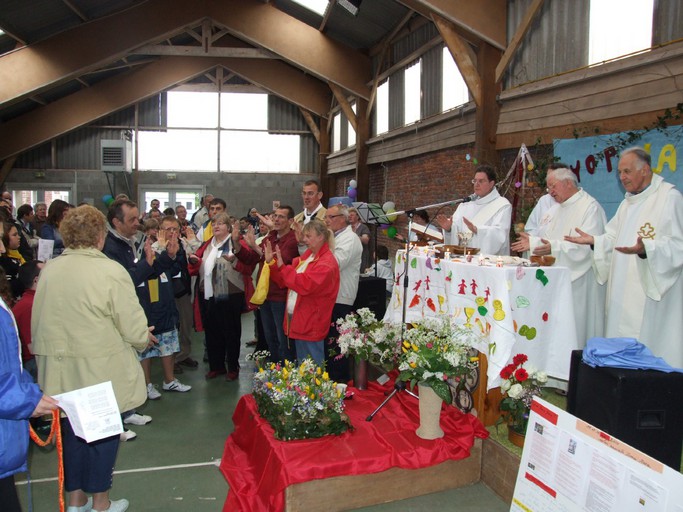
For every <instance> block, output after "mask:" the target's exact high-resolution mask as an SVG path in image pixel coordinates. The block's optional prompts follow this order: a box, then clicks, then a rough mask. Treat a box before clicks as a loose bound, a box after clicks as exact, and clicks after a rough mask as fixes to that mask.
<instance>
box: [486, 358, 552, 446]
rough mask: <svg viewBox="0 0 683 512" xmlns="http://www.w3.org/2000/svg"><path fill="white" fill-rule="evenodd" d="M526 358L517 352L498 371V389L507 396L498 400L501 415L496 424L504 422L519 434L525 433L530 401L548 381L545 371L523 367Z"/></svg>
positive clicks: (538, 394) (539, 393)
mask: <svg viewBox="0 0 683 512" xmlns="http://www.w3.org/2000/svg"><path fill="white" fill-rule="evenodd" d="M528 360H529V358H528V357H527V355H526V354H517V355H516V356H514V357H513V358H512V363H510V364H508V365H507V366H505V367H504V368H503V369H502V370H501V371H500V377H501V379H502V381H501V384H500V390H501V391H502V392H503V393H506V394H507V396H506V397H505V398H503V400H501V402H500V410H501V412H502V413H503V415H502V417H501V418H500V419H499V420H498V424H500V423H503V422H506V423H507V424H508V428H511V429H512V430H514V431H515V432H517V433H519V434H525V433H526V427H527V424H528V423H529V411H530V410H531V402H532V400H533V398H534V396H541V394H542V390H541V386H542V385H543V384H545V383H546V382H548V375H547V374H546V373H545V372H543V371H539V370H537V369H536V368H534V367H533V366H531V365H527V366H526V367H524V365H525V364H526V363H527V362H528Z"/></svg>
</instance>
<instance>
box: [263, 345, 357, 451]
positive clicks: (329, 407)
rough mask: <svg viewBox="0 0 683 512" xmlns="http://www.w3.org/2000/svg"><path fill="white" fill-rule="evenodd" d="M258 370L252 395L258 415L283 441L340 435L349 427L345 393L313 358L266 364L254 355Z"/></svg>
mask: <svg viewBox="0 0 683 512" xmlns="http://www.w3.org/2000/svg"><path fill="white" fill-rule="evenodd" d="M252 359H257V360H258V362H259V369H258V371H257V372H256V373H255V374H254V389H253V395H254V400H255V401H256V406H257V408H258V411H259V414H260V415H261V416H262V417H263V418H265V419H266V420H267V421H268V423H270V425H271V426H272V427H273V430H274V431H275V437H276V438H277V439H280V440H283V441H289V440H292V439H308V438H316V437H322V436H326V435H330V434H335V435H339V434H342V433H344V432H346V431H347V430H348V429H349V428H352V427H351V422H350V420H349V417H348V415H346V414H345V413H344V396H343V395H342V393H341V391H340V390H338V389H337V384H336V383H335V382H334V381H332V380H330V378H329V375H328V374H327V372H325V371H323V369H322V368H320V367H319V366H316V364H315V363H314V362H313V360H312V359H310V358H307V359H305V360H304V361H303V362H302V363H301V364H300V365H298V366H297V365H295V364H294V363H291V362H289V361H285V363H284V364H283V365H281V364H279V363H269V364H265V367H264V361H265V357H264V356H263V354H261V355H260V356H259V355H257V354H255V355H254V357H252Z"/></svg>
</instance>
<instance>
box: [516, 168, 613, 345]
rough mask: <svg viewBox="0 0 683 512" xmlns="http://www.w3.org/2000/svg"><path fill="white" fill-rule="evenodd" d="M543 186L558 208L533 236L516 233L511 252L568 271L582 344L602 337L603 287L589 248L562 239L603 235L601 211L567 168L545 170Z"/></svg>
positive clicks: (598, 205) (602, 214)
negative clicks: (543, 258)
mask: <svg viewBox="0 0 683 512" xmlns="http://www.w3.org/2000/svg"><path fill="white" fill-rule="evenodd" d="M546 183H547V185H548V192H549V195H550V196H551V197H552V198H553V200H554V201H556V202H557V204H558V206H557V207H556V208H552V209H550V210H549V211H548V212H547V213H546V214H545V219H546V220H545V221H544V222H543V223H541V225H540V226H539V227H538V228H537V229H536V230H535V233H520V234H519V238H518V239H517V241H515V243H513V244H512V250H513V251H517V252H522V251H529V252H530V254H532V255H535V256H545V255H552V256H554V257H555V258H556V262H557V264H558V265H561V266H563V267H568V268H569V270H570V271H571V280H572V296H573V298H574V317H575V319H576V334H577V336H578V339H579V342H580V343H583V342H585V341H586V340H587V339H588V338H592V337H594V336H602V334H603V329H604V311H605V287H604V286H600V285H599V284H598V282H597V280H596V276H595V273H594V271H593V255H592V253H591V250H590V247H588V246H583V245H577V244H573V243H571V242H566V241H565V240H564V237H565V236H567V235H576V234H577V232H576V230H575V228H577V227H579V228H580V229H581V230H583V231H586V232H588V233H595V234H596V235H599V234H602V233H604V232H605V224H606V223H607V219H606V217H605V210H603V208H602V206H600V203H598V202H597V201H596V200H595V199H594V198H593V197H591V196H590V195H588V194H587V193H586V192H585V191H584V190H583V189H581V188H579V186H578V180H577V178H576V175H575V174H574V173H573V172H572V171H571V170H569V169H567V168H561V169H554V170H550V171H548V174H547V177H546ZM567 357H569V354H567Z"/></svg>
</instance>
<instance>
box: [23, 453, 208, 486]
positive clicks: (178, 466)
mask: <svg viewBox="0 0 683 512" xmlns="http://www.w3.org/2000/svg"><path fill="white" fill-rule="evenodd" d="M220 464H221V459H215V460H212V461H209V462H196V463H194V464H174V465H173V466H155V467H151V468H138V469H123V470H121V471H114V474H115V475H124V474H126V473H149V472H151V471H166V470H167V469H184V468H197V467H202V466H216V467H218V466H220ZM56 481H57V477H52V478H39V479H37V480H31V483H32V484H40V483H44V482H56ZM27 483H28V480H22V481H18V482H15V485H26V484H27Z"/></svg>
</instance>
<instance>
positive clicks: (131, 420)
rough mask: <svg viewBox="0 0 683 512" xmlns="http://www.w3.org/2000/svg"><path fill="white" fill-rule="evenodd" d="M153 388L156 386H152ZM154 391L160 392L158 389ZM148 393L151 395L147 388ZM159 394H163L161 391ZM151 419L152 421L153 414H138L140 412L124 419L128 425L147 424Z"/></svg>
mask: <svg viewBox="0 0 683 512" xmlns="http://www.w3.org/2000/svg"><path fill="white" fill-rule="evenodd" d="M152 389H154V388H152ZM154 391H156V392H157V393H159V392H158V391H157V390H156V389H154ZM147 394H148V396H149V390H147ZM159 396H161V394H160V393H159ZM150 421H152V417H151V416H147V415H146V414H138V413H135V414H131V415H130V416H128V417H127V418H125V419H124V420H123V422H124V423H125V424H126V425H147V423H149V422H150Z"/></svg>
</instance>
